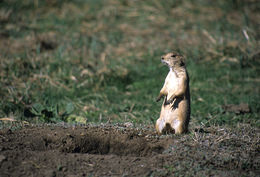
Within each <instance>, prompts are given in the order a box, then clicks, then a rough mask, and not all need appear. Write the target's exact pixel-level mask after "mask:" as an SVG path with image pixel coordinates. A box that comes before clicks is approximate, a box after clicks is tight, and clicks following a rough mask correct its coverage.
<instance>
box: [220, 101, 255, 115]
mask: <svg viewBox="0 0 260 177" xmlns="http://www.w3.org/2000/svg"><path fill="white" fill-rule="evenodd" d="M222 108H223V109H224V111H225V112H233V113H235V114H244V113H250V112H251V110H250V108H249V106H248V104H245V103H241V104H240V105H234V104H227V105H223V106H222Z"/></svg>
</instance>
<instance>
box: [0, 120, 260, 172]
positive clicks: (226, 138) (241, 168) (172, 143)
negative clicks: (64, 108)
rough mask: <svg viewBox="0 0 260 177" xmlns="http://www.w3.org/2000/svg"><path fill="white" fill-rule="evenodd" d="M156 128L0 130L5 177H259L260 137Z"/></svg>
mask: <svg viewBox="0 0 260 177" xmlns="http://www.w3.org/2000/svg"><path fill="white" fill-rule="evenodd" d="M192 131H193V132H191V133H189V134H186V135H163V136H157V135H156V134H155V132H154V129H153V127H152V126H151V127H149V126H147V127H145V126H142V128H138V127H133V126H131V127H126V126H124V125H107V124H105V125H103V124H101V125H98V126H96V125H95V126H94V125H87V126H64V125H63V126H57V125H48V126H42V125H41V126H35V125H34V126H27V127H23V128H19V129H16V130H12V129H2V130H0V176H1V177H7V176H26V177H28V176H50V177H52V176H53V177H54V176H179V175H188V176H200V175H202V176H241V175H242V176H243V175H245V176H257V175H259V164H260V163H259V157H260V155H259V139H258V138H259V131H258V130H255V129H254V130H253V129H249V128H248V127H246V128H245V127H244V128H241V131H240V132H241V133H242V134H243V133H244V132H247V135H246V136H247V137H245V138H243V140H242V139H239V138H240V137H241V136H240V135H238V136H235V132H232V131H229V130H227V129H220V128H218V129H217V128H215V129H214V128H210V129H206V128H205V129H201V128H200V129H196V128H194V129H193V130H192Z"/></svg>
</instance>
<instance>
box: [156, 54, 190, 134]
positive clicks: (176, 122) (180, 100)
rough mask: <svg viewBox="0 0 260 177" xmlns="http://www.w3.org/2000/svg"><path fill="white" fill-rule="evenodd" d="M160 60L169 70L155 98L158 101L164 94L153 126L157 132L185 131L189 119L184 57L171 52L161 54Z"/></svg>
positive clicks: (187, 86)
mask: <svg viewBox="0 0 260 177" xmlns="http://www.w3.org/2000/svg"><path fill="white" fill-rule="evenodd" d="M161 61H162V62H163V63H164V64H166V65H167V66H168V67H169V69H170V71H169V73H168V75H167V77H166V79H165V82H164V85H163V87H162V89H161V91H160V93H159V96H158V97H157V100H156V101H157V102H158V101H160V99H161V98H162V97H163V96H165V98H164V101H163V104H162V108H161V113H160V118H159V119H158V120H157V121H156V125H155V128H156V131H157V132H158V133H159V134H163V133H166V132H168V133H171V132H172V133H176V134H181V133H185V132H187V131H188V125H189V120H190V89H189V76H188V73H187V70H186V67H185V63H184V58H183V56H182V55H179V54H178V53H176V52H172V53H168V54H166V55H163V56H162V57H161Z"/></svg>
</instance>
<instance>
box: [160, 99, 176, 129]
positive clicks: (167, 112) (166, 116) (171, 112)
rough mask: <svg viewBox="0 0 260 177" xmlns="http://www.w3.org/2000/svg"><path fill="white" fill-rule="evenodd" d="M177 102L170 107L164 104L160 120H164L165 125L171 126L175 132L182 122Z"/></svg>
mask: <svg viewBox="0 0 260 177" xmlns="http://www.w3.org/2000/svg"><path fill="white" fill-rule="evenodd" d="M165 99H166V98H165ZM176 101H177V100H175V101H174V102H173V103H171V104H168V105H165V104H163V106H162V110H161V116H160V119H163V120H164V122H165V124H169V125H171V127H172V128H173V129H175V130H176V129H177V128H178V126H179V125H180V123H181V120H179V108H178V106H177V107H176V104H178V103H177V102H176Z"/></svg>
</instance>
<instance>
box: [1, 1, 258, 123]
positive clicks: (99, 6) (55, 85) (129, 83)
mask: <svg viewBox="0 0 260 177" xmlns="http://www.w3.org/2000/svg"><path fill="white" fill-rule="evenodd" d="M259 19H260V5H259V3H258V2H257V1H256V0H249V1H246V0H235V1H231V0H220V1H209V0H198V1H195V0H194V1H193V0H187V1H180V0H169V1H159V0H143V1H131V0H109V1H106V0H85V1H84V0H75V1H68V0H63V1H62V0H53V1H50V0H45V1H40V0H34V1H33V0H24V1H17V0H0V118H11V119H15V120H18V121H20V120H22V121H27V122H34V123H35V122H53V123H56V122H61V121H65V122H81V123H82V122H85V121H87V122H95V123H99V122H112V123H116V122H133V123H135V124H154V122H155V121H156V119H157V118H158V117H159V113H160V108H161V102H160V103H156V102H155V99H156V96H157V94H158V93H159V90H160V88H161V87H162V84H163V82H164V78H165V76H166V75H167V72H168V68H167V67H166V66H164V65H162V64H161V62H160V56H161V55H163V54H165V53H166V52H169V51H172V50H174V51H178V52H179V53H181V54H183V55H184V56H185V57H186V61H187V69H188V72H189V75H190V88H191V109H192V112H191V124H194V125H197V126H219V125H228V126H231V127H232V126H236V125H237V124H238V123H246V124H250V125H251V126H252V127H258V128H259V127H260V123H259V113H260V102H259V100H260V94H259V89H260V77H259V76H260V50H259V49H260V33H259ZM240 103H246V104H248V105H249V107H250V110H251V112H250V113H247V114H235V113H233V112H227V111H225V110H224V109H223V105H226V104H234V105H239V104H240ZM0 124H1V123H0Z"/></svg>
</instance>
